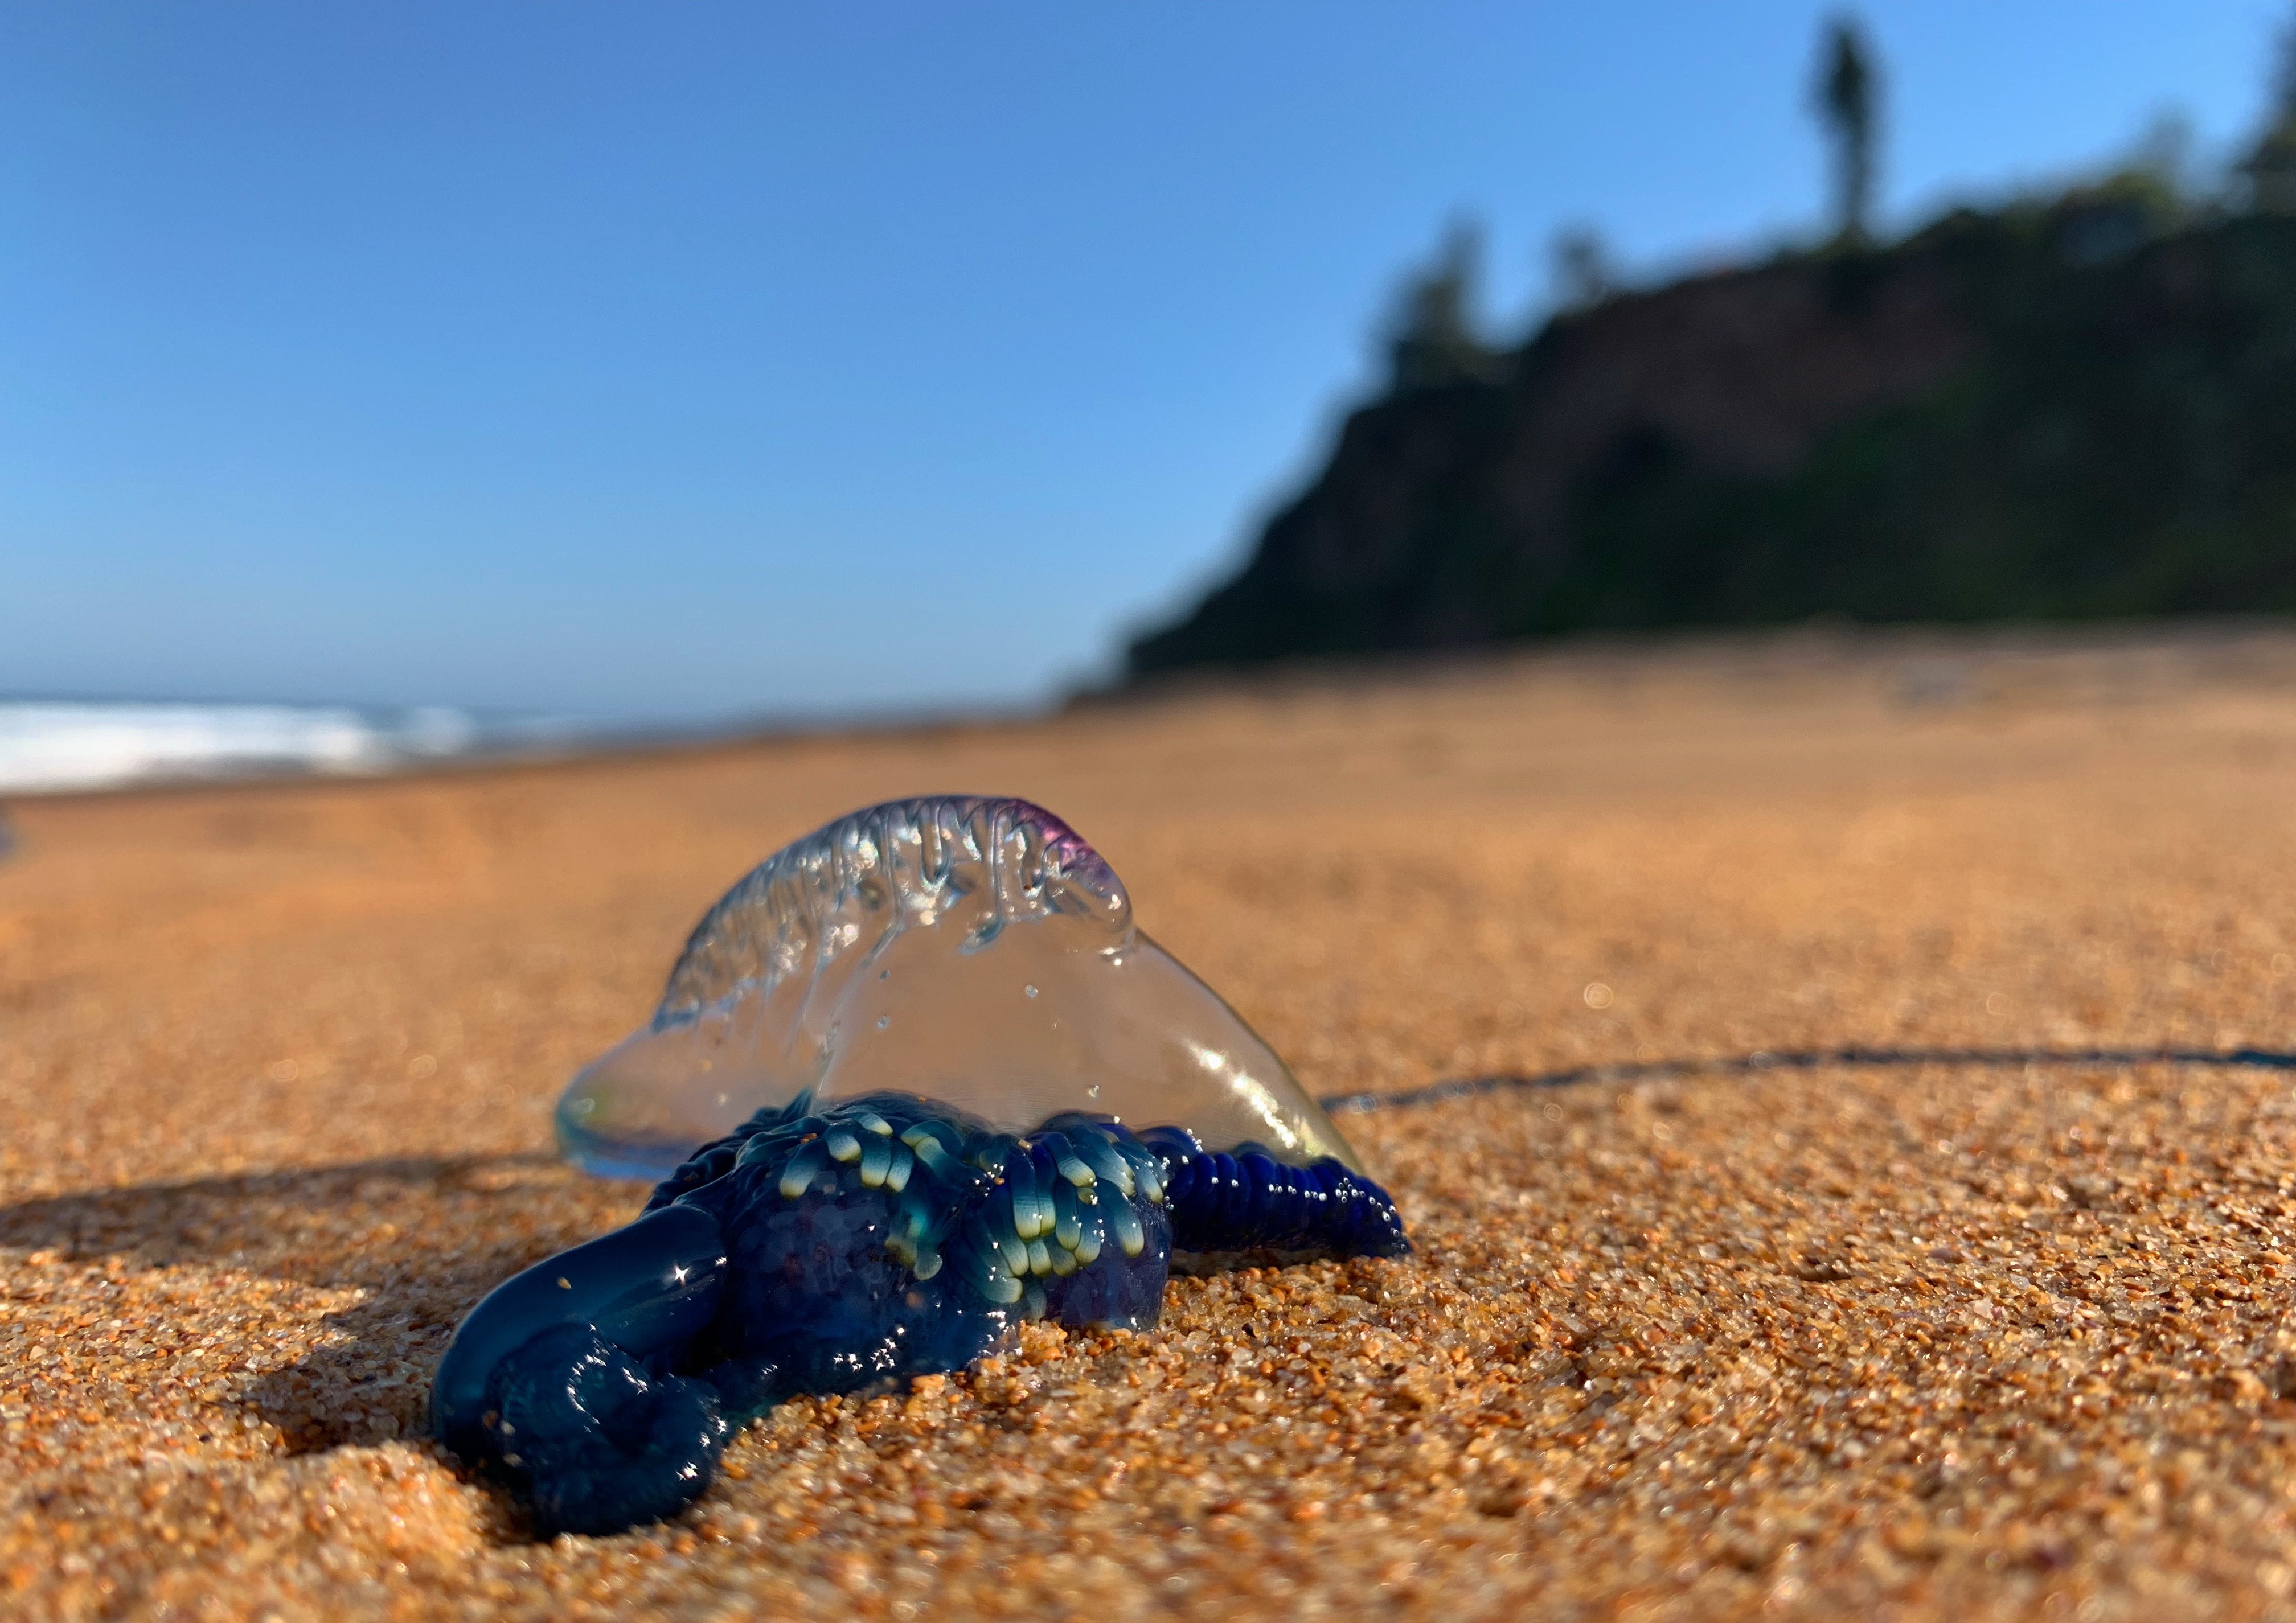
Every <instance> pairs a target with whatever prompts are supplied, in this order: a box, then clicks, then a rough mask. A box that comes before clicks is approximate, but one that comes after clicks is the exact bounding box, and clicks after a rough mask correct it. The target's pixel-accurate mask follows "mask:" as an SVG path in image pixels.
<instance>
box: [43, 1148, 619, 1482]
mask: <svg viewBox="0 0 2296 1623" xmlns="http://www.w3.org/2000/svg"><path fill="white" fill-rule="evenodd" d="M639 1198H640V1192H639V1191H638V1190H637V1189H636V1187H635V1186H634V1185H627V1184H621V1185H617V1184H605V1183H600V1182H596V1181H594V1180H590V1179H586V1178H583V1177H580V1176H578V1175H577V1174H575V1173H573V1172H571V1171H570V1169H568V1168H564V1167H563V1166H562V1165H561V1164H560V1163H559V1162H558V1161H557V1160H556V1159H555V1158H554V1157H552V1156H549V1155H545V1154H539V1153H527V1154H512V1155H490V1156H455V1157H438V1158H421V1157H406V1158H393V1159H386V1160H368V1161H355V1162H350V1163H348V1164H345V1165H341V1166H333V1167H316V1168H304V1169H299V1170H292V1171H280V1172H263V1173H250V1174H245V1175H241V1176H226V1177H212V1178H198V1179H193V1180H189V1181H185V1182H182V1183H170V1184H136V1185H131V1186H128V1187H125V1188H119V1189H107V1190H101V1191H94V1192H90V1193H81V1194H64V1195H53V1196H50V1197H47V1198H45V1199H42V1200H34V1201H21V1202H20V1203H18V1204H16V1205H13V1206H9V1207H4V1208H0V1247H6V1248H9V1249H12V1250H20V1251H23V1252H29V1253H32V1254H33V1255H35V1256H41V1255H45V1257H46V1258H50V1259H53V1260H56V1261H63V1262H89V1261H97V1260H108V1259H113V1258H119V1259H124V1260H126V1261H127V1262H129V1263H131V1264H135V1265H141V1266H147V1267H172V1266H194V1267H199V1268H205V1269H210V1270H216V1271H220V1272H226V1273H229V1274H236V1275H255V1276H257V1277H259V1278H263V1279H274V1280H285V1281H289V1282H292V1283H296V1284H300V1285H306V1286H311V1287H315V1288H317V1289H321V1290H326V1291H343V1290H355V1291H359V1292H361V1293H362V1294H361V1298H360V1299H359V1300H357V1302H355V1303H352V1304H350V1305H348V1306H347V1307H341V1308H338V1309H335V1310H333V1311H332V1312H330V1313H328V1314H327V1316H326V1319H325V1324H326V1327H327V1329H328V1331H329V1332H332V1333H330V1334H329V1335H328V1336H327V1338H326V1344H325V1345H324V1346H322V1347H320V1348H316V1349H315V1350H314V1351H312V1352H311V1353H310V1354H309V1355H308V1356H307V1357H303V1358H301V1359H299V1360H298V1361H297V1362H295V1363H293V1364H291V1365H284V1366H283V1367H281V1368H279V1369H276V1370H273V1371H269V1372H267V1373H262V1374H260V1375H258V1376H257V1377H256V1378H255V1379H254V1381H252V1382H251V1383H250V1384H249V1385H248V1386H247V1387H246V1388H245V1389H243V1390H242V1392H241V1393H240V1394H239V1399H238V1400H239V1401H242V1402H246V1403H252V1404H253V1405H254V1406H256V1407H257V1408H258V1409H259V1410H260V1411H261V1413H262V1414H263V1415H264V1417H265V1418H266V1419H267V1420H270V1421H271V1422H274V1423H275V1424H276V1425H277V1426H278V1427H279V1429H280V1430H281V1431H282V1433H283V1434H284V1435H285V1436H286V1438H287V1439H288V1440H289V1444H290V1446H291V1447H292V1448H294V1449H295V1450H297V1451H299V1452H301V1451H307V1450H310V1449H315V1448H324V1447H333V1446H336V1445H338V1444H342V1443H366V1442H377V1441H381V1440H383V1439H388V1438H391V1437H403V1436H407V1435H411V1434H413V1433H415V1432H419V1431H420V1430H422V1424H423V1418H422V1417H423V1414H424V1410H425V1405H426V1404H427V1402H428V1398H429V1391H430V1372H431V1370H432V1369H433V1367H435V1365H436V1364H437V1362H438V1359H439V1356H440V1355H441V1354H442V1353H443V1352H444V1351H445V1350H446V1346H447V1340H448V1339H449V1338H450V1337H451V1336H452V1334H453V1333H454V1327H455V1324H456V1323H457V1322H459V1321H460V1319H461V1318H462V1316H463V1314H464V1313H466V1312H468V1311H469V1309H470V1307H471V1305H472V1304H473V1303H475V1302H476V1301H477V1300H478V1299H479V1298H480V1297H481V1296H483V1295H485V1294H486V1292H487V1291H489V1290H491V1289H492V1288H493V1287H494V1286H495V1285H496V1284H498V1283H501V1282H502V1281H503V1280H504V1279H506V1278H508V1277H509V1276H510V1275H512V1274H515V1273H517V1272H518V1271H519V1270H520V1269H521V1268H523V1267H525V1266H528V1265H529V1264H530V1263H533V1262H536V1261H538V1260H540V1259H541V1258H544V1257H546V1256H548V1255H550V1254H551V1253H553V1252H554V1251H558V1250H563V1249H565V1248H566V1247H567V1246H570V1245H574V1244H577V1243H578V1242H581V1241H583V1240H585V1239H587V1238H589V1237H590V1236H591V1235H592V1234H597V1233H599V1232H600V1231H601V1230H603V1229H604V1228H607V1227H609V1226H611V1225H612V1224H614V1223H615V1222H618V1221H621V1220H624V1219H626V1218H627V1217H628V1216H629V1215H630V1213H631V1212H632V1211H634V1210H635V1207H636V1205H637V1203H638V1199H639Z"/></svg>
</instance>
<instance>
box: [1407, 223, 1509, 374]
mask: <svg viewBox="0 0 2296 1623" xmlns="http://www.w3.org/2000/svg"><path fill="white" fill-rule="evenodd" d="M1482 253H1483V239H1482V233H1481V232H1480V230H1478V229H1477V228H1476V227H1475V225H1473V224H1472V223H1471V222H1468V221H1464V220H1462V221H1460V222H1458V223H1457V224H1456V225H1453V226H1452V227H1451V229H1450V230H1449V232H1447V234H1445V236H1444V239H1443V246H1442V248H1441V250H1439V252H1438V253H1437V254H1436V256H1435V262H1434V264H1433V265H1431V266H1429V267H1428V268H1426V269H1425V270H1423V271H1420V272H1418V273H1417V274H1415V275H1413V276H1411V277H1410V278H1409V279H1408V280H1407V281H1406V283H1404V288H1403V296H1402V298H1401V299H1399V300H1398V304H1399V306H1400V308H1399V309H1398V312H1397V316H1396V320H1395V323H1394V325H1393V327H1392V328H1391V330H1390V337H1389V339H1388V359H1389V364H1390V366H1391V367H1392V368H1393V371H1394V376H1395V387H1396V388H1397V389H1431V388H1434V387H1436V386H1438V385H1440V384H1444V383H1456V382H1458V381H1461V380H1462V379H1465V378H1472V377H1477V376H1480V375H1481V374H1482V373H1484V372H1485V371H1487V370H1488V368H1489V365H1490V362H1491V352H1490V349H1489V348H1488V346H1487V345H1486V344H1485V343H1484V342H1483V340H1482V339H1481V337H1480V335H1479V334H1478V333H1477V332H1476V330H1475V283H1476V279H1477V274H1478V272H1479V270H1480V266H1481V261H1482Z"/></svg>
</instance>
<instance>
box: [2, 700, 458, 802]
mask: <svg viewBox="0 0 2296 1623" xmlns="http://www.w3.org/2000/svg"><path fill="white" fill-rule="evenodd" d="M486 742H487V729H484V728H482V727H481V726H480V724H479V723H478V722H477V721H476V720H474V719H473V718H472V717H470V716H468V715H466V714H464V713H463V711H460V710H452V709H422V710H411V711H406V712H403V713H397V714H385V713H373V712H365V711H360V710H355V709H343V708H312V707H300V706H294V705H273V704H132V703H130V704H119V703H98V702H62V701H58V702H45V701H5V700H0V794H22V793H28V792H39V791H66V790H88V789H116V788H119V787H122V786H125V785H127V784H133V783H152V782H155V781H161V780H166V779H179V778H200V777H216V776H225V775H239V774H255V773H336V774H342V773H372V772H385V771H389V770H390V769H391V768H392V767H394V766H402V765H406V764H408V763H410V762H413V761H418V760H424V759H438V758H443V757H447V756H454V755H460V754H463V753H465V752H467V751H470V750H474V749H478V748H480V747H482V746H483V745H484V744H485V743H486Z"/></svg>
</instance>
